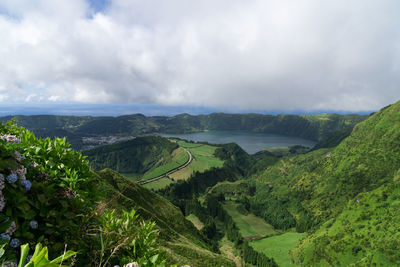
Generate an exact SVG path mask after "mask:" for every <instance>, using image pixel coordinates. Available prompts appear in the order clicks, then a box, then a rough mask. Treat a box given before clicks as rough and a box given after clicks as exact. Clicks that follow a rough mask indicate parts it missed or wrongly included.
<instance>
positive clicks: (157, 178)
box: [137, 147, 193, 185]
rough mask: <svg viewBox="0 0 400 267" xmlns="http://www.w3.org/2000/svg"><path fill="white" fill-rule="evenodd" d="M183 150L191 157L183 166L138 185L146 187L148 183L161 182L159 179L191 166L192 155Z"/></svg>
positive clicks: (139, 182) (140, 182)
mask: <svg viewBox="0 0 400 267" xmlns="http://www.w3.org/2000/svg"><path fill="white" fill-rule="evenodd" d="M182 148H183V149H184V150H185V151H186V153H187V154H188V156H189V159H188V161H186V162H185V163H184V164H183V165H181V166H179V167H177V168H175V169H173V170H170V171H168V172H166V173H164V174H161V175H160V176H157V177H154V178H151V179H149V180H146V181H138V182H137V183H138V184H140V185H144V184H148V183H151V182H154V181H157V180H159V179H161V178H163V177H165V176H167V175H170V174H172V173H174V172H177V171H179V170H181V169H183V168H185V167H186V166H187V165H189V164H190V162H192V160H193V157H192V154H191V153H190V152H189V150H187V149H186V148H184V147H182Z"/></svg>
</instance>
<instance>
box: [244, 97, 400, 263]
mask: <svg viewBox="0 0 400 267" xmlns="http://www.w3.org/2000/svg"><path fill="white" fill-rule="evenodd" d="M399 166H400V102H398V103H396V104H393V105H391V106H389V107H387V108H385V109H383V110H381V111H380V112H378V113H375V114H374V115H372V116H371V117H370V118H368V119H367V120H365V121H364V122H361V123H359V124H358V125H357V126H356V127H355V128H354V130H353V131H352V133H351V135H350V136H349V137H347V138H346V139H344V140H343V141H342V142H341V143H340V144H339V145H338V146H337V147H336V148H331V149H329V148H327V149H320V150H316V151H313V152H310V153H307V154H305V155H297V156H292V157H286V158H283V159H282V160H280V161H279V162H278V163H277V164H275V165H273V166H271V167H269V168H268V169H266V170H265V171H262V172H259V173H258V174H256V175H253V177H252V179H253V180H255V181H257V182H258V183H257V190H256V193H255V196H254V197H253V198H252V200H251V204H252V205H251V206H252V209H253V210H254V212H255V213H256V214H259V215H260V216H262V217H264V218H265V219H266V220H267V221H268V220H270V223H274V222H273V221H271V220H277V218H278V217H273V216H272V217H271V216H270V215H271V214H270V213H268V212H265V209H264V210H263V209H262V207H267V206H268V205H276V206H277V207H278V206H280V207H281V210H286V211H288V212H289V213H287V214H286V216H285V215H284V213H282V214H281V216H280V217H279V218H286V219H287V220H280V221H279V223H281V225H282V226H285V225H287V226H293V225H294V224H293V219H291V218H290V217H291V216H292V217H293V218H294V219H295V220H296V222H295V225H296V227H297V229H299V230H301V231H304V230H310V234H309V235H308V236H307V237H306V238H305V239H304V240H303V241H302V242H301V244H300V245H299V246H298V247H297V248H296V249H294V250H293V251H292V255H293V259H294V260H295V262H297V263H302V264H304V265H320V266H326V265H334V266H337V265H343V266H347V265H348V264H349V263H356V262H357V263H358V264H359V265H362V266H371V265H373V264H374V263H375V264H378V265H385V266H387V265H398V264H400V254H399V253H398V251H399V249H400V237H399V236H398V234H397V232H396V230H395V229H399V227H400V220H399V219H398V214H399V213H398V212H397V199H398V190H397V187H398V176H399ZM275 223H276V221H275ZM396 251H397V252H396Z"/></svg>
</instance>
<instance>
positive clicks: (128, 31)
mask: <svg viewBox="0 0 400 267" xmlns="http://www.w3.org/2000/svg"><path fill="white" fill-rule="evenodd" d="M399 8H400V4H398V2H397V1H394V0H392V1H389V0H383V1H372V0H363V1H361V0H354V1H351V2H349V1H344V0H339V1H334V2H326V1H325V2H324V1H322V2H321V1H319V0H305V1H289V0H279V1H278V0H269V1H265V0H252V1H240V0H220V1H211V0H204V1H185V0H170V1H161V0H147V1H139V0H114V1H111V3H110V6H108V7H107V8H106V9H105V10H104V11H103V12H99V13H93V10H91V9H90V7H89V4H88V2H86V1H84V0H69V1H63V0H38V1H34V3H33V2H32V1H29V0H3V1H2V2H1V3H0V33H1V34H0V43H1V46H0V58H2V61H0V101H5V100H7V101H8V102H9V101H10V98H11V99H12V101H14V102H16V103H17V102H22V101H24V100H26V101H39V99H41V98H38V97H35V96H36V95H40V96H41V97H42V98H43V96H45V97H46V98H47V99H48V101H56V102H57V101H58V102H82V103H140V104H143V103H150V104H164V105H199V106H209V107H218V108H224V107H226V108H229V109H230V110H232V109H235V108H236V109H247V110H248V109H258V110H272V109H280V110H294V109H296V110H320V109H325V110H326V109H329V110H348V111H362V110H372V109H377V108H379V107H382V106H384V105H387V104H389V103H392V102H394V101H396V100H398V99H400V89H399V88H398V85H399V84H400V83H399V82H400V75H399V74H400V73H399V72H400V67H399V66H400V56H399V55H400V33H399V31H398V29H397V27H398V25H399V24H400V21H399V20H400V19H399V18H398V14H397V12H396V11H398V10H399ZM35 88H38V90H39V91H40V92H35ZM43 88H44V89H43ZM10 92H12V93H10ZM7 97H8V98H7Z"/></svg>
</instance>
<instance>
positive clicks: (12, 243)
mask: <svg viewBox="0 0 400 267" xmlns="http://www.w3.org/2000/svg"><path fill="white" fill-rule="evenodd" d="M10 247H12V248H17V247H19V240H18V239H17V238H13V239H11V241H10Z"/></svg>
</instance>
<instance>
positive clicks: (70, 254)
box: [50, 250, 77, 263]
mask: <svg viewBox="0 0 400 267" xmlns="http://www.w3.org/2000/svg"><path fill="white" fill-rule="evenodd" d="M76 254H77V253H76V252H74V251H71V250H68V251H67V252H65V254H63V255H61V256H59V257H57V258H55V259H54V260H52V261H51V262H50V263H61V262H63V261H64V260H66V259H68V258H70V257H72V256H75V255H76Z"/></svg>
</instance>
